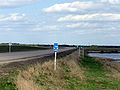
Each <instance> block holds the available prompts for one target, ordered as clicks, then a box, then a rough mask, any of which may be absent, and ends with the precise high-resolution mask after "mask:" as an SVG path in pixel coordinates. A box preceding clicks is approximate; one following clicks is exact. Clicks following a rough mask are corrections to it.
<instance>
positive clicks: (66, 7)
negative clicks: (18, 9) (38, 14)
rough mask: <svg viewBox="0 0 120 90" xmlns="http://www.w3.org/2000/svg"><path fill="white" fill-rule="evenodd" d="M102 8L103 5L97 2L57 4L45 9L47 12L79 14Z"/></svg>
mask: <svg viewBox="0 0 120 90" xmlns="http://www.w3.org/2000/svg"><path fill="white" fill-rule="evenodd" d="M100 7H102V4H100V3H97V2H90V1H89V2H79V1H76V2H72V3H64V4H55V5H53V6H51V7H48V8H44V9H43V11H45V12H77V11H83V10H90V9H93V10H94V9H97V8H100Z"/></svg>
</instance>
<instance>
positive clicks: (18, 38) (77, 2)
mask: <svg viewBox="0 0 120 90" xmlns="http://www.w3.org/2000/svg"><path fill="white" fill-rule="evenodd" d="M119 37H120V0H0V43H7V42H13V43H31V44H53V43H54V42H58V43H59V44H75V45H76V44H77V45H120V39H119Z"/></svg>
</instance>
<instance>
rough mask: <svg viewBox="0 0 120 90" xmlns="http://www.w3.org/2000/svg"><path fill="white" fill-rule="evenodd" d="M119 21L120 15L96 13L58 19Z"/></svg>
mask: <svg viewBox="0 0 120 90" xmlns="http://www.w3.org/2000/svg"><path fill="white" fill-rule="evenodd" d="M90 20H93V21H118V20H120V14H112V13H95V14H85V15H75V16H73V15H68V16H65V17H61V18H59V19H58V21H59V22H61V21H90Z"/></svg>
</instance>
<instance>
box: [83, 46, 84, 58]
mask: <svg viewBox="0 0 120 90" xmlns="http://www.w3.org/2000/svg"><path fill="white" fill-rule="evenodd" d="M83 58H84V48H83Z"/></svg>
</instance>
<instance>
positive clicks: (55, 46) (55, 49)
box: [54, 43, 58, 52]
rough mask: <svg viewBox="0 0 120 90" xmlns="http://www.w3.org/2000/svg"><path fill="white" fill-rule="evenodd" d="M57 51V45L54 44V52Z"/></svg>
mask: <svg viewBox="0 0 120 90" xmlns="http://www.w3.org/2000/svg"><path fill="white" fill-rule="evenodd" d="M57 51H58V43H54V52H57Z"/></svg>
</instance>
